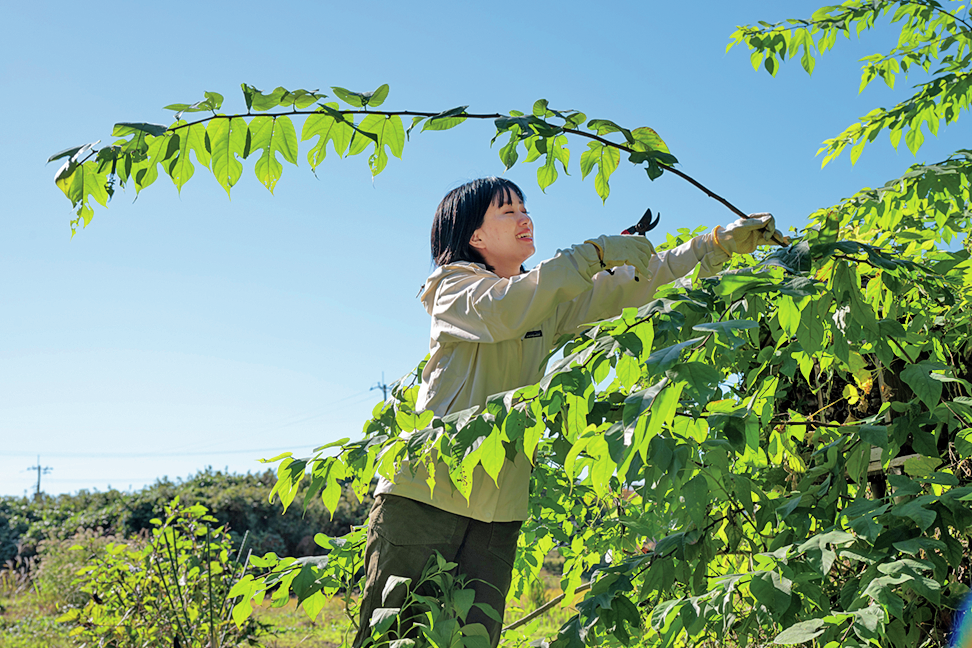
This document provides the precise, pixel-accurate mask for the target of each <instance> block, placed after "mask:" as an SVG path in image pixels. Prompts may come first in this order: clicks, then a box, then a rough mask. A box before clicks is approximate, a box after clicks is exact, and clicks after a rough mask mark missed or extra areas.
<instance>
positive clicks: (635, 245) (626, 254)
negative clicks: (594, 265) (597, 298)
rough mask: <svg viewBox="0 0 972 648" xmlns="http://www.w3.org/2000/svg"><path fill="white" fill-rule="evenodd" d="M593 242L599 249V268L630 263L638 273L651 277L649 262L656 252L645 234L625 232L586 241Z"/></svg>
mask: <svg viewBox="0 0 972 648" xmlns="http://www.w3.org/2000/svg"><path fill="white" fill-rule="evenodd" d="M585 243H590V244H592V245H593V246H594V247H595V248H597V251H598V258H599V259H600V261H601V267H600V268H599V270H604V269H607V268H616V267H618V266H623V265H629V266H632V267H634V269H635V270H637V271H638V274H640V275H642V276H644V277H646V278H649V277H651V273H650V272H649V271H648V262H649V260H650V259H651V257H652V256H654V254H655V247H654V246H653V245H652V244H651V241H649V240H648V239H647V238H645V237H644V236H630V235H624V234H616V235H605V236H600V237H598V238H596V239H593V240H590V241H585Z"/></svg>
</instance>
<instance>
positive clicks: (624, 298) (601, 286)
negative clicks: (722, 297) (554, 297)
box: [557, 236, 722, 334]
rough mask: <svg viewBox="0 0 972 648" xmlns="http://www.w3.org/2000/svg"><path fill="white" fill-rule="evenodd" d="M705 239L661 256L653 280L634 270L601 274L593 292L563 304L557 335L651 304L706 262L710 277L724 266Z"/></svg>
mask: <svg viewBox="0 0 972 648" xmlns="http://www.w3.org/2000/svg"><path fill="white" fill-rule="evenodd" d="M703 244H704V239H703V237H701V236H697V237H695V238H693V239H692V240H690V241H687V242H685V243H683V244H682V245H679V246H678V247H676V248H673V249H671V250H666V251H664V252H659V253H657V254H655V255H654V256H652V257H651V260H650V261H649V264H648V271H649V272H650V273H651V276H650V277H647V278H646V277H638V280H637V281H636V280H635V270H634V268H632V267H631V266H622V267H620V268H616V269H615V271H614V275H610V274H608V273H607V272H601V273H598V274H597V275H596V276H595V277H594V280H593V282H592V283H593V287H592V288H591V290H588V291H586V292H585V293H583V294H581V295H579V296H578V297H575V298H574V299H572V300H571V301H569V302H567V303H564V304H562V305H561V306H560V307H559V308H558V310H557V333H558V334H563V333H574V332H576V331H577V330H578V329H579V328H581V327H582V326H583V325H584V324H588V323H590V322H596V321H598V320H603V319H608V318H611V317H617V316H618V315H620V314H621V311H622V310H624V309H625V308H628V307H632V306H634V307H637V306H642V305H644V304H646V303H648V302H649V301H650V300H651V298H652V297H653V296H654V294H655V292H656V291H657V290H658V289H659V288H660V287H662V286H664V285H665V284H669V283H671V282H673V281H675V280H676V279H679V278H681V277H684V276H685V275H687V274H689V273H690V272H692V270H694V269H695V266H696V265H697V264H698V263H699V262H702V266H703V267H702V275H703V276H710V275H712V274H715V272H716V271H718V268H720V267H721V265H722V264H713V263H711V262H710V261H711V260H710V259H708V258H707V257H708V256H710V255H708V254H707V253H706V252H707V250H706V248H705V247H704V245H703Z"/></svg>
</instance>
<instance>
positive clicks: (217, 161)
mask: <svg viewBox="0 0 972 648" xmlns="http://www.w3.org/2000/svg"><path fill="white" fill-rule="evenodd" d="M206 134H207V135H208V136H209V144H210V149H211V150H212V153H213V175H214V176H216V180H217V182H219V184H221V185H222V186H223V188H224V189H226V195H227V196H228V195H229V194H230V189H232V188H233V185H235V184H236V183H237V182H238V181H239V179H240V175H242V173H243V164H242V163H241V162H240V161H239V159H237V158H242V157H243V150H244V148H245V147H246V138H247V124H246V120H244V119H242V118H240V117H234V118H232V119H214V120H213V121H211V122H209V126H208V127H207V128H206Z"/></svg>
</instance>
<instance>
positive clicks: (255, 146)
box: [48, 84, 747, 230]
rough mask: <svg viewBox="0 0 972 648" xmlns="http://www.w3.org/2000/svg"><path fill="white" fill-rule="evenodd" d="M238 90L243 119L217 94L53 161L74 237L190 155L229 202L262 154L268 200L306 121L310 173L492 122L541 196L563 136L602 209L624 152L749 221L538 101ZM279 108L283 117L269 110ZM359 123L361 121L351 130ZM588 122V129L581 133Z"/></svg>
mask: <svg viewBox="0 0 972 648" xmlns="http://www.w3.org/2000/svg"><path fill="white" fill-rule="evenodd" d="M242 88H243V94H244V99H245V101H246V106H247V110H246V112H245V113H232V114H224V113H220V112H217V111H218V110H219V109H220V107H221V106H222V103H223V97H222V95H220V94H218V93H215V92H207V93H205V94H206V99H204V100H202V101H199V102H196V103H194V104H172V105H170V106H167V108H168V109H170V110H175V111H176V121H175V122H174V123H173V124H171V125H169V126H164V125H161V124H152V123H147V122H121V123H118V124H116V125H115V127H114V129H113V131H112V134H113V135H115V136H120V137H127V138H128V139H121V140H117V141H115V142H114V143H113V144H111V145H109V146H102V147H100V148H99V147H98V144H99V143H100V140H99V141H98V142H93V143H90V144H85V145H83V146H77V147H71V148H68V149H65V150H63V151H60V152H59V153H56V154H54V155H52V156H51V157H50V158H49V159H48V162H51V161H54V160H59V159H62V158H67V159H66V161H65V162H64V163H63V165H62V166H61V168H60V169H59V170H58V172H57V174H56V175H55V182H56V184H57V186H58V187H59V188H60V189H61V190H62V191H63V192H64V194H65V195H66V196H67V197H68V199H69V200H70V201H71V203H72V206H73V207H74V209H75V212H76V215H77V218H76V219H75V220H74V221H72V229H73V230H75V229H76V227H77V226H78V225H79V224H82V223H83V224H84V225H87V223H88V222H90V220H91V218H92V216H93V206H92V199H93V200H94V201H95V202H98V203H100V204H102V205H104V206H107V202H108V200H109V199H110V198H111V196H112V195H113V193H114V187H115V184H116V183H117V184H118V185H120V186H121V187H124V186H125V185H126V184H127V183H128V182H129V181H134V184H135V187H136V190H137V191H141V190H143V189H145V188H146V187H148V186H149V185H151V184H152V183H154V182H155V180H156V179H157V178H158V175H159V173H158V166H159V165H161V166H162V169H163V171H164V172H165V173H167V174H168V175H169V176H170V177H171V179H172V181H173V183H174V184H175V185H176V187H177V188H179V189H180V190H181V188H182V186H183V185H184V184H185V183H186V182H188V181H189V179H191V178H192V176H193V174H194V165H193V163H192V161H191V160H190V152H191V153H193V154H194V155H195V157H196V161H197V163H199V164H201V165H203V166H205V167H207V168H209V169H210V170H211V171H212V173H213V175H214V176H215V177H216V179H217V181H218V182H219V183H220V184H221V185H222V186H223V187H224V188H225V189H226V191H227V193H229V192H230V190H231V189H232V187H233V186H234V185H235V184H236V182H237V181H238V180H239V178H240V175H241V173H242V164H241V163H240V160H241V159H247V158H248V157H250V156H251V155H252V154H254V153H257V152H260V158H259V160H258V161H257V163H256V166H255V169H254V170H255V172H256V175H257V177H258V178H259V180H260V182H261V183H263V184H264V185H265V186H266V187H267V188H268V189H269V190H270V191H271V192H272V191H273V189H274V187H275V186H276V183H277V181H278V180H279V178H280V176H281V173H282V165H281V163H280V159H283V160H284V161H287V162H290V163H291V164H294V165H296V164H297V149H298V141H297V133H296V130H295V128H294V125H293V123H292V121H291V119H290V118H291V117H304V118H305V121H304V125H303V128H302V132H301V140H308V139H312V138H314V137H319V140H318V143H317V144H316V145H315V146H314V147H313V148H312V149H311V150H310V151H309V153H308V156H307V159H308V162H309V163H310V166H311V168H312V170H313V169H315V168H316V167H317V166H318V165H319V164H320V162H321V161H322V160H323V159H324V158H325V156H326V154H327V149H326V147H327V144H328V142H330V143H331V145H332V148H333V150H334V151H335V152H336V153H337V154H338V155H339V156H344V155H356V154H359V153H362V152H365V151H366V150H368V149H369V148H370V149H371V151H372V153H371V156H370V157H369V160H368V163H369V166H370V168H371V173H372V175H377V174H378V173H380V172H381V171H382V170H383V169H384V168H385V165H386V163H387V159H388V157H387V156H388V153H389V152H390V153H391V154H392V155H394V156H396V157H401V155H402V151H403V148H404V144H405V141H406V140H407V139H408V138H409V137H410V134H411V131H412V130H413V129H414V128H416V127H417V126H419V125H420V124H421V125H422V130H423V131H426V130H448V129H451V128H454V127H456V126H458V125H459V124H461V123H463V122H464V121H466V120H470V119H472V120H492V121H493V123H494V125H495V126H496V135H495V136H494V137H493V142H495V141H496V139H497V138H498V137H499V136H500V135H503V134H509V136H510V138H509V141H508V142H507V144H506V145H504V146H503V147H502V148H501V149H500V151H499V155H500V159H501V161H502V162H503V164H504V166H505V167H506V168H507V169H509V168H511V167H512V166H513V165H514V164H515V163H516V162H517V161H518V159H519V155H520V154H519V153H518V151H517V149H518V148H522V149H525V150H526V152H527V156H526V161H527V162H532V161H535V160H538V159H540V158H544V162H543V164H541V166H540V167H539V169H538V171H537V181H538V184H539V186H540V188H541V189H546V187H548V186H549V185H550V184H552V183H553V182H554V181H555V180H556V179H557V176H558V173H557V165H558V164H559V165H560V166H561V168H562V169H563V170H564V171H565V172H566V170H567V167H568V163H569V159H570V151H569V150H568V149H567V147H566V146H565V142H566V139H565V138H566V137H567V136H568V135H570V136H574V137H578V138H581V139H582V140H586V141H587V142H588V150H587V151H585V152H584V154H583V155H582V156H581V172H582V177H585V176H587V175H588V174H589V173H591V172H592V171H594V169H595V168H596V169H597V172H596V178H595V189H596V190H597V193H598V195H599V196H600V197H601V199H602V200H606V199H607V197H608V194H609V193H610V186H609V183H608V181H609V179H610V176H611V175H612V174H613V172H614V171H615V170H616V169H617V165H618V162H619V159H620V153H621V152H624V153H626V154H627V155H628V160H629V162H631V163H632V164H636V165H641V166H643V167H644V168H645V171H646V172H647V174H648V176H649V178H650V179H652V180H654V179H656V178H658V177H659V176H660V175H661V174H662V173H664V172H669V173H672V174H674V175H676V176H678V177H679V178H682V179H683V180H685V181H686V182H688V183H690V184H691V185H692V186H694V187H695V188H697V189H699V190H700V191H702V192H703V193H705V194H706V196H708V197H710V198H712V199H714V200H716V201H718V202H719V203H721V204H722V205H724V206H725V207H726V208H728V209H729V210H730V211H732V213H733V214H735V215H737V216H739V217H740V218H747V214H746V213H744V212H743V211H742V210H740V209H739V208H738V207H736V206H735V205H733V204H732V203H731V202H729V201H728V200H727V199H726V198H724V197H722V196H720V195H719V194H717V193H715V192H714V191H712V190H711V189H709V188H708V187H706V186H705V185H703V184H702V183H701V182H699V181H698V180H696V179H695V178H693V177H692V176H690V175H688V174H687V173H685V172H683V171H681V170H679V169H677V168H675V164H677V162H678V160H677V159H676V158H675V156H673V155H672V154H671V153H670V152H669V150H668V147H667V145H666V144H665V142H664V141H663V140H662V139H661V137H660V136H659V135H658V134H657V133H656V132H655V131H654V130H652V129H651V128H647V127H640V128H635V129H627V128H624V127H621V126H619V125H617V124H615V123H614V122H612V121H610V120H606V119H591V120H587V118H586V116H585V115H584V114H583V113H581V112H579V111H576V110H569V111H558V110H553V109H551V108H549V106H548V103H547V101H546V100H544V99H541V100H539V101H537V102H536V103H535V104H534V106H533V109H532V114H524V113H521V112H519V111H511V112H510V113H509V114H505V115H504V114H501V113H470V112H467V111H466V108H467V107H468V106H459V107H457V108H452V109H450V110H446V111H440V112H431V111H415V110H376V108H377V107H378V106H380V105H381V104H382V103H383V102H384V99H385V98H386V97H387V95H388V86H387V85H383V86H381V87H380V88H379V89H378V90H376V91H375V92H373V93H357V92H350V91H347V90H345V89H343V88H336V87H335V88H333V90H334V92H335V94H336V95H337V96H338V98H340V99H341V100H342V101H344V102H345V103H348V104H349V105H350V106H351V107H350V108H347V107H345V108H341V107H339V105H338V104H337V103H334V102H324V99H325V98H326V97H327V95H323V94H320V93H318V92H317V91H307V90H295V91H289V90H286V89H284V88H277V89H275V90H274V91H273V92H270V93H263V92H261V91H260V90H257V89H256V88H254V87H253V86H249V85H247V84H243V86H242ZM311 106H313V108H312V107H311ZM279 107H286V108H289V109H288V110H282V111H274V110H273V109H275V108H279ZM199 111H209V112H210V113H211V114H209V115H207V116H205V117H202V118H200V119H196V120H194V121H185V120H183V119H182V117H183V114H184V113H187V112H199ZM359 117H361V118H362V119H361V120H360V121H356V119H357V118H359ZM403 117H411V118H412V123H411V125H410V126H409V127H408V129H407V130H406V129H405V128H404V125H403V124H402V118H403ZM552 120H558V121H560V122H562V123H555V122H554V121H552ZM585 121H587V124H586V126H585V127H584V128H582V127H581V126H582V124H584V122H585ZM612 133H617V134H620V135H621V136H622V137H623V141H621V142H618V141H613V140H611V139H609V138H608V137H606V136H607V135H610V134H612Z"/></svg>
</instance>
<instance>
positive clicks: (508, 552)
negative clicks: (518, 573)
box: [486, 522, 523, 568]
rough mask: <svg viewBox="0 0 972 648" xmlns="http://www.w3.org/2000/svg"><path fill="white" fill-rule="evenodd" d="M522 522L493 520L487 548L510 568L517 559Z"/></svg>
mask: <svg viewBox="0 0 972 648" xmlns="http://www.w3.org/2000/svg"><path fill="white" fill-rule="evenodd" d="M522 525H523V523H522V522H493V523H492V525H491V526H492V530H491V533H490V536H489V544H488V545H487V547H486V550H487V551H489V553H490V554H491V555H492V556H494V557H496V558H498V559H499V560H502V561H503V562H504V563H506V565H508V566H509V567H510V568H512V567H513V561H514V560H515V559H516V541H517V539H518V538H519V537H520V527H521V526H522Z"/></svg>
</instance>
